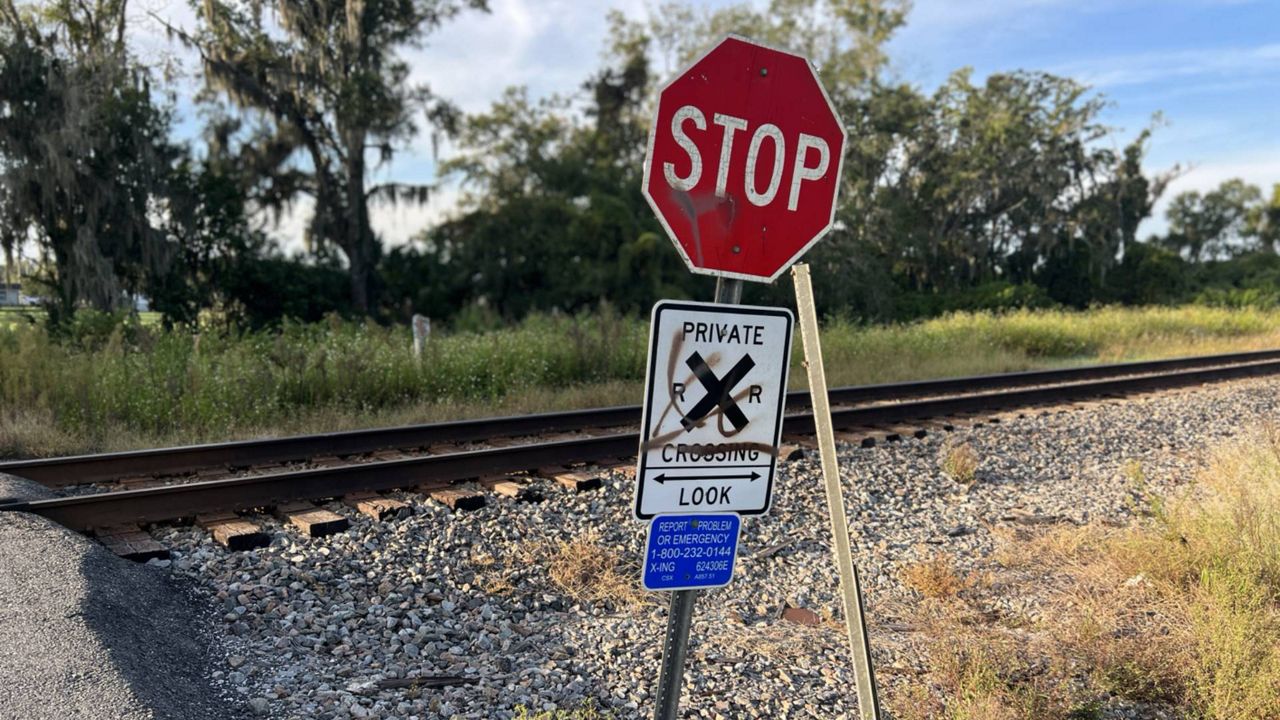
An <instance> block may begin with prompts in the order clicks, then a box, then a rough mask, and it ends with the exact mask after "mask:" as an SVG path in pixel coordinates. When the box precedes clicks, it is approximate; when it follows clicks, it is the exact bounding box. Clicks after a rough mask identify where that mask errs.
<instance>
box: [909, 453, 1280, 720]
mask: <svg viewBox="0 0 1280 720" xmlns="http://www.w3.org/2000/svg"><path fill="white" fill-rule="evenodd" d="M1135 477H1137V476H1135ZM1138 479H1139V480H1140V479H1141V478H1138ZM1148 498H1149V501H1150V505H1149V507H1148V508H1147V515H1146V518H1145V519H1144V520H1142V521H1140V522H1138V523H1136V524H1134V525H1132V526H1129V527H1122V528H1116V527H1102V526H1096V525H1095V526H1086V527H1074V526H1058V527H1038V528H1025V527H1021V528H1009V527H1005V528H996V531H997V532H996V534H997V536H998V537H999V538H1000V539H1001V541H1002V545H1001V547H1000V549H999V551H998V552H997V553H996V554H995V555H994V556H993V557H992V560H991V566H990V570H991V572H992V573H993V579H992V581H991V582H990V583H989V584H982V583H978V584H973V585H971V586H969V587H964V578H961V577H960V576H959V574H958V573H955V572H954V568H952V567H950V566H949V565H948V564H947V563H946V562H945V561H942V560H940V559H939V558H932V559H930V560H927V561H925V562H922V563H918V564H916V565H915V566H910V567H909V570H908V571H904V576H903V579H904V582H907V583H908V585H909V586H911V587H912V588H913V589H915V590H916V591H917V592H919V593H920V594H921V595H924V596H926V597H932V598H934V599H933V600H932V601H930V602H927V603H920V604H919V605H918V606H917V617H915V618H913V620H914V625H915V626H916V627H917V629H918V631H919V637H921V638H924V640H923V641H922V644H923V656H924V657H925V658H926V661H925V662H926V666H927V672H926V674H925V675H923V676H922V677H919V678H915V677H910V678H908V679H907V681H906V682H900V683H896V684H894V685H893V686H892V687H890V688H889V691H888V692H887V693H886V699H887V703H888V705H889V707H890V709H892V710H893V711H894V712H895V716H896V717H899V718H901V719H902V720H924V718H944V719H947V720H977V718H983V719H984V720H985V719H989V718H997V719H1002V720H1003V719H1008V720H1031V719H1033V718H1034V719H1036V720H1040V719H1041V718H1044V719H1049V720H1052V719H1059V720H1082V719H1087V718H1100V717H1104V715H1102V714H1101V712H1102V711H1101V707H1102V706H1103V705H1104V704H1119V705H1120V706H1121V707H1125V708H1128V709H1129V711H1130V712H1134V713H1137V715H1136V716H1141V717H1147V716H1150V715H1152V714H1154V713H1155V712H1156V710H1155V709H1156V708H1158V709H1159V710H1160V711H1161V712H1164V713H1167V714H1170V715H1171V716H1173V717H1188V718H1197V719H1198V720H1238V719H1240V718H1258V719H1262V720H1268V719H1275V718H1280V430H1276V429H1275V428H1267V429H1264V430H1263V431H1261V432H1259V433H1258V434H1257V435H1256V436H1255V437H1253V438H1251V439H1250V440H1249V441H1248V442H1246V443H1241V444H1232V445H1230V446H1227V447H1225V448H1223V449H1222V450H1221V451H1220V452H1218V453H1217V455H1216V457H1215V459H1214V461H1213V463H1212V465H1211V467H1210V468H1209V470H1208V471H1207V472H1206V473H1204V475H1203V477H1202V478H1201V481H1200V483H1199V484H1198V485H1196V486H1194V487H1192V488H1189V489H1187V490H1186V491H1185V492H1181V493H1179V495H1178V496H1177V497H1173V498H1167V499H1162V498H1158V497H1154V496H1151V495H1150V494H1149V493H1148ZM997 593H1001V594H1004V595H1005V596H1008V597H1016V598H1019V599H1025V598H1029V597H1030V598H1035V599H1036V600H1037V606H1038V608H1039V610H1038V612H1037V615H1036V618H1035V619H1034V621H1031V620H1029V619H1028V618H1025V617H1020V616H1018V615H1016V614H1015V615H1012V616H1010V615H1008V614H1006V613H1004V612H1000V611H995V612H992V611H991V608H993V607H996V608H998V607H999V606H998V604H996V603H994V602H992V601H994V600H995V599H996V594H997Z"/></svg>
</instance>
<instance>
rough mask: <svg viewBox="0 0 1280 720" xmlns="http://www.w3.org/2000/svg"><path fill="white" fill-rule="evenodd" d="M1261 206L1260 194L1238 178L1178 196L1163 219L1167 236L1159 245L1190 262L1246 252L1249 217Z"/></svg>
mask: <svg viewBox="0 0 1280 720" xmlns="http://www.w3.org/2000/svg"><path fill="white" fill-rule="evenodd" d="M1261 204H1262V191H1261V190H1259V189H1258V187H1257V186H1256V185H1250V184H1248V183H1246V182H1244V181H1243V180H1240V179H1238V178H1235V179H1231V180H1227V181H1225V182H1223V183H1222V184H1221V185H1219V186H1218V187H1217V188H1215V189H1213V190H1210V191H1209V192H1207V193H1205V194H1204V195H1201V194H1200V193H1198V192H1196V191H1194V190H1193V191H1189V192H1184V193H1180V194H1179V195H1177V196H1176V197H1174V198H1173V200H1172V201H1171V202H1170V203H1169V208H1168V210H1166V211H1165V217H1166V218H1168V220H1169V233H1168V234H1167V235H1166V236H1165V237H1164V239H1163V241H1162V242H1163V243H1164V245H1165V247H1168V248H1169V249H1170V250H1173V251H1174V252H1177V253H1181V254H1182V255H1183V256H1184V257H1186V258H1187V259H1188V260H1190V261H1191V262H1204V261H1206V260H1212V259H1218V258H1224V257H1230V256H1231V255H1234V254H1237V253H1240V252H1244V251H1245V250H1248V249H1250V248H1249V245H1250V240H1251V237H1250V235H1251V234H1252V232H1253V228H1252V226H1251V222H1250V220H1251V217H1253V216H1255V215H1256V213H1257V211H1255V210H1254V208H1255V207H1257V206H1260V205H1261Z"/></svg>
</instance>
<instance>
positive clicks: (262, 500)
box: [0, 360, 1280, 530]
mask: <svg viewBox="0 0 1280 720" xmlns="http://www.w3.org/2000/svg"><path fill="white" fill-rule="evenodd" d="M1278 373H1280V360H1271V361H1263V362H1255V363H1248V364H1243V365H1233V366H1227V367H1215V368H1206V369H1192V370H1176V371H1173V372H1169V373H1164V374H1160V375H1148V376H1141V377H1131V378H1125V379H1112V380H1095V381H1084V382H1078V383H1070V384H1063V385H1056V386H1052V387H1036V388H1030V389H1025V390H1013V391H1007V392H991V393H981V394H974V395H965V396H958V397H946V398H934V399H927V400H918V401H907V402H901V403H893V404H887V405H875V406H869V407H854V408H843V409H838V410H834V411H833V412H832V420H833V422H834V423H835V426H836V427H837V428H846V429H847V428H853V427H859V426H864V425H869V424H885V423H901V422H908V421H916V420H923V419H928V418H938V417H945V416H947V415H954V414H958V413H970V412H990V411H994V410H1004V409H1011V408H1016V407H1027V406H1033V405H1043V404H1047V403H1061V402H1066V401H1073V400H1080V399H1084V398H1092V397H1098V396H1108V395H1115V394H1120V393H1130V392H1137V391H1144V390H1153V389H1168V388H1174V387H1181V386H1186V385H1194V384H1201V383H1205V382H1210V381H1219V380H1229V379H1236V378H1242V377H1249V376H1254V375H1263V374H1278ZM784 430H785V431H786V432H787V433H792V434H793V433H807V432H811V431H812V430H813V416H812V415H811V414H808V413H799V414H793V415H788V416H787V417H786V420H785V422H784ZM639 442H640V438H639V435H638V433H634V432H627V433H618V434H613V435H605V436H600V437H593V438H586V439H578V440H564V441H559V442H544V443H535V444H530V445H518V446H513V447H505V448H496V449H488V450H475V451H471V452H461V453H453V454H448V455H428V456H424V457H419V458H407V459H403V460H388V461H381V462H369V463H358V464H353V465H347V466H343V467H335V468H322V469H317V470H303V471H298V472H283V473H273V474H268V475H256V476H250V477H245V478H235V479H229V480H212V481H206V482H194V483H184V484H177V485H172V486H167V487H157V488H146V489H140V490H124V491H117V492H106V493H98V494H94V495H80V496H74V497H65V498H52V499H48V500H35V501H29V502H19V503H9V504H3V505H0V511H6V510H9V511H23V512H31V513H36V514H39V515H43V516H45V517H47V518H49V519H51V520H54V521H56V522H58V523H61V524H63V525H65V526H67V527H70V528H73V529H76V530H89V529H93V528H96V527H106V526H111V525H121V524H125V523H149V522H160V521H165V520H175V519H179V518H187V517H192V516H194V515H196V514H197V513H206V512H215V511H234V510H248V509H253V508H258V507H264V506H270V505H275V504H278V503H281V502H285V501H292V500H315V499H320V498H330V497H340V496H342V495H346V494H348V493H352V492H356V491H369V490H373V491H377V490H391V489H396V488H411V487H415V486H418V485H423V484H436V483H448V482H454V481H458V480H466V479H470V478H476V477H482V476H486V475H492V474H498V473H504V472H515V471H520V470H527V469H534V468H537V467H540V466H545V465H553V464H563V463H570V462H598V461H602V460H609V459H614V458H618V457H629V456H634V454H635V452H636V450H637V449H638V447H639Z"/></svg>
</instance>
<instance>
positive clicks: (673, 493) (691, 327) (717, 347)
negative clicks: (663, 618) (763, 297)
mask: <svg viewBox="0 0 1280 720" xmlns="http://www.w3.org/2000/svg"><path fill="white" fill-rule="evenodd" d="M793 323H794V320H793V318H792V315H791V311H790V310H787V309H785V308H771V307H753V306H748V305H719V304H713V303H692V302H673V301H670V300H663V301H661V302H659V303H658V304H657V305H655V306H654V308H653V320H652V324H651V325H650V328H649V371H648V375H647V380H646V386H645V398H644V414H643V419H642V421H641V426H640V427H641V437H640V453H639V467H638V468H637V470H636V517H638V518H640V519H642V520H643V519H648V518H651V517H653V516H654V515H665V514H681V513H724V512H736V513H742V514H746V515H757V514H760V513H764V512H767V511H768V509H769V503H770V500H771V498H772V494H773V493H772V490H773V473H774V469H775V468H776V466H777V458H778V441H779V440H780V438H781V435H782V411H783V404H784V401H785V399H786V394H787V365H788V361H789V360H790V358H791V330H792V325H793Z"/></svg>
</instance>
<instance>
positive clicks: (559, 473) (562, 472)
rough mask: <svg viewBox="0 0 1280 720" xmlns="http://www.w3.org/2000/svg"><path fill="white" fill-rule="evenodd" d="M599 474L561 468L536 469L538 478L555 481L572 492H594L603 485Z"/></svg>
mask: <svg viewBox="0 0 1280 720" xmlns="http://www.w3.org/2000/svg"><path fill="white" fill-rule="evenodd" d="M600 475H601V473H599V472H587V471H585V470H570V469H569V468H566V467H562V466H552V467H541V468H538V476H539V477H544V478H547V479H548V480H555V481H556V482H558V483H560V485H562V486H564V487H566V488H568V489H570V490H573V491H574V492H586V491H588V490H595V489H596V488H598V487H601V486H602V485H604V479H603V478H601V477H600Z"/></svg>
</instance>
